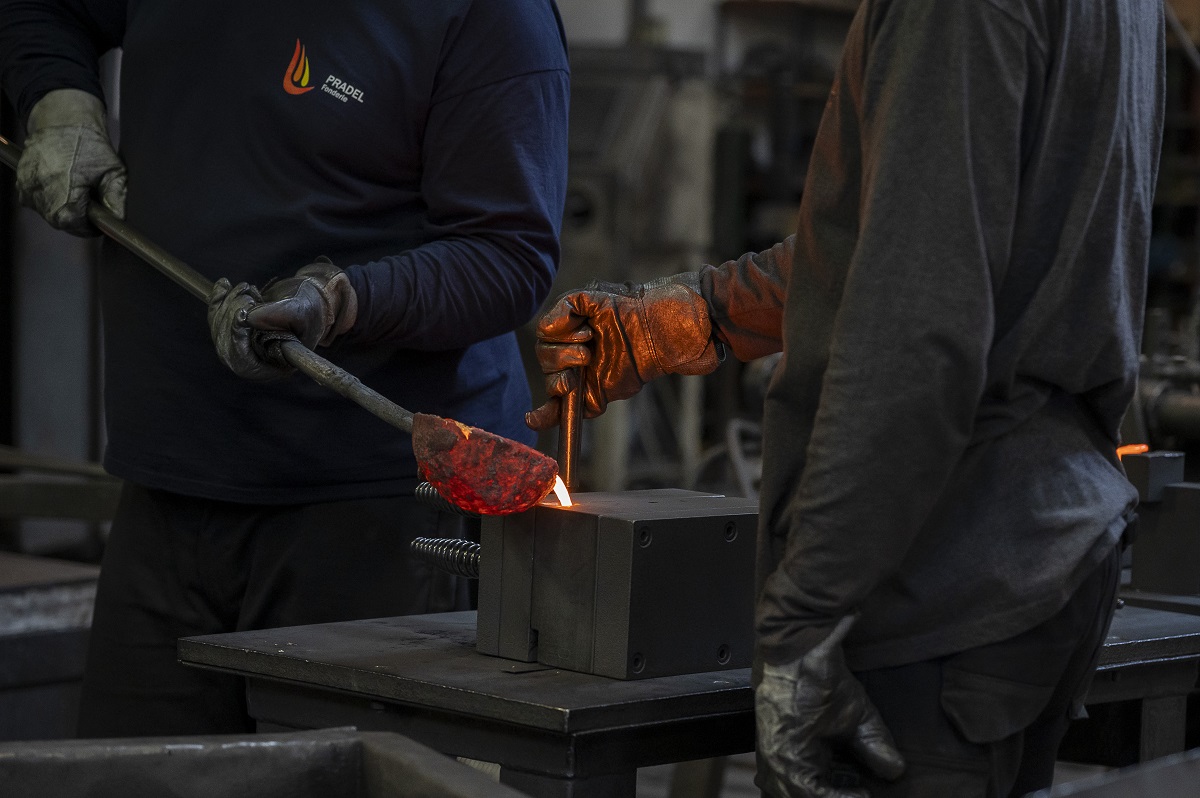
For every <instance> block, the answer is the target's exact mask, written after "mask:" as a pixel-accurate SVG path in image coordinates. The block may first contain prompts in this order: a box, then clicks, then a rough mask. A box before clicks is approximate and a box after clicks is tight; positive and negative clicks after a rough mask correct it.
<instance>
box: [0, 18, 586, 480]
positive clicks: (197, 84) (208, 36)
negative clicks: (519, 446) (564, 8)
mask: <svg viewBox="0 0 1200 798" xmlns="http://www.w3.org/2000/svg"><path fill="white" fill-rule="evenodd" d="M0 19H2V20H3V22H2V23H0V75H2V77H3V80H4V87H5V89H6V90H7V92H8V93H9V95H10V96H11V97H12V98H13V100H14V102H15V103H16V105H17V107H18V110H19V112H20V116H21V118H22V119H24V118H25V116H26V115H27V114H28V111H29V109H30V107H31V106H32V105H33V104H34V103H35V102H36V101H37V100H38V99H39V98H40V97H41V96H43V95H44V94H45V93H46V92H47V91H50V90H53V89H56V88H80V89H84V90H86V91H90V92H92V93H95V94H99V93H100V86H99V82H98V80H97V77H96V59H97V57H98V56H99V55H100V54H102V53H104V52H105V51H107V50H109V49H111V48H114V47H122V48H123V57H122V71H121V81H120V119H121V136H120V155H121V157H122V159H123V160H124V161H125V163H126V165H127V167H128V171H129V194H128V199H127V206H126V218H127V220H128V221H129V222H130V224H131V225H133V226H134V227H135V228H137V229H138V230H140V231H141V232H143V233H144V234H145V235H146V236H147V237H148V238H149V239H150V240H152V241H154V242H155V243H157V244H159V245H161V246H162V247H164V248H165V249H167V250H168V251H170V252H171V253H173V254H174V255H176V256H178V257H180V258H182V259H183V260H185V261H186V262H188V263H189V264H190V265H192V266H193V267H194V268H196V269H197V270H198V271H200V272H201V273H203V274H204V275H206V276H207V277H209V278H211V279H214V280H215V279H217V278H219V277H228V278H229V279H230V280H232V281H233V282H235V283H237V282H240V281H246V282H249V283H252V284H257V285H260V286H261V285H262V284H264V283H265V282H267V281H268V280H269V279H271V278H272V277H277V276H284V275H290V274H292V273H294V272H295V271H296V269H298V268H299V267H301V266H303V265H305V264H306V263H309V262H311V261H312V260H313V259H314V258H315V257H316V256H318V255H327V256H329V257H330V258H331V259H332V260H333V262H334V263H335V264H337V265H339V266H341V267H342V268H344V269H345V270H346V271H347V273H348V275H349V278H350V280H351V283H352V284H353V286H354V288H355V290H356V292H357V294H358V298H359V315H358V321H357V323H356V324H355V326H354V328H353V329H352V330H351V331H350V332H349V333H347V334H346V335H345V336H343V337H342V338H340V339H338V340H337V341H335V342H334V344H333V345H332V346H331V347H328V348H325V349H322V350H321V354H323V355H325V356H326V357H328V358H329V359H331V360H332V361H333V362H335V363H337V364H338V365H340V366H342V367H343V368H345V369H347V370H348V371H350V372H351V373H353V374H355V375H357V376H358V377H360V378H361V379H362V381H363V382H364V383H366V384H367V385H369V386H371V387H372V388H375V389H376V390H378V391H380V392H381V393H383V394H384V395H385V396H387V397H389V398H390V399H392V400H393V401H395V402H397V403H398V404H400V405H402V406H404V407H406V408H408V409H410V410H413V411H419V412H426V413H433V414H437V415H442V416H447V417H452V418H455V419H456V420H459V421H462V422H464V423H467V424H472V425H475V426H479V427H482V428H484V429H488V430H490V431H493V432H496V433H498V434H501V435H505V436H507V437H511V438H515V439H519V440H525V441H529V440H530V438H529V435H530V433H529V431H528V430H527V429H526V428H525V426H524V424H523V423H522V416H523V413H524V411H525V410H526V409H527V408H528V406H529V394H528V387H527V383H526V380H525V376H524V369H523V367H522V364H521V360H520V356H519V353H518V351H517V347H516V342H515V336H513V334H512V332H511V331H512V330H513V329H514V328H516V327H517V326H519V325H520V324H522V323H524V322H525V321H527V320H528V319H529V318H530V317H532V315H533V313H534V312H535V311H536V309H537V308H538V306H539V304H540V303H541V301H542V300H543V299H544V298H545V296H546V294H547V292H548V291H549V288H550V285H551V282H552V280H553V278H554V274H555V271H556V269H557V262H558V255H559V248H558V234H559V224H560V221H561V214H562V205H563V197H564V193H565V184H566V138H567V102H568V93H569V87H568V77H569V76H568V66H567V59H566V46H565V40H564V36H563V32H562V26H561V22H560V20H559V18H558V13H557V10H556V8H555V7H554V4H553V2H552V0H486V1H483V0H439V2H436V3H426V2H411V1H409V2H398V3H386V4H376V3H369V4H359V3H356V4H350V5H331V4H328V3H317V2H311V1H304V0H301V1H300V2H287V3H283V2H267V3H238V2H209V3H185V2H164V1H157V2H136V1H133V2H124V1H121V2H118V1H117V0H63V1H62V2H57V3H45V2H42V3H32V2H25V1H20V2H14V1H13V0H6V1H5V2H3V4H2V5H0ZM101 291H102V302H103V315H104V331H105V398H106V415H107V422H108V450H107V453H106V456H105V465H106V467H107V468H108V470H109V471H111V472H112V473H114V474H116V475H118V476H120V477H123V478H126V479H129V480H132V481H135V482H138V483H141V484H144V485H148V486H150V487H155V488H161V489H165V490H171V491H174V492H178V493H183V494H188V495H196V496H203V497H208V498H216V499H223V500H232V501H245V502H261V503H277V502H293V501H313V500H323V499H332V498H351V497H364V496H379V495H393V494H396V493H399V492H403V491H405V490H409V489H411V486H412V484H413V482H414V481H415V479H416V476H417V475H416V464H415V461H414V459H413V456H412V452H411V447H410V441H409V439H408V437H407V436H405V435H404V434H403V433H401V432H399V431H397V430H393V429H392V428H390V427H388V426H386V425H385V424H384V423H383V422H382V421H379V420H377V419H375V418H374V417H373V416H370V415H369V414H367V413H366V412H365V411H363V410H361V409H360V408H358V407H356V406H354V405H352V404H350V403H349V402H347V400H345V399H344V398H342V397H340V396H337V395H334V394H332V393H331V392H329V391H328V390H327V389H325V388H321V387H319V386H317V385H315V384H313V383H312V382H311V381H309V380H308V378H306V377H304V376H302V375H295V376H293V377H291V378H290V379H287V380H284V381H281V382H277V383H267V384H261V383H248V382H244V381H242V380H240V379H239V378H237V377H235V376H234V375H233V374H231V373H229V372H228V371H227V370H226V369H225V368H224V366H222V365H221V364H220V363H219V361H218V360H217V358H216V355H215V353H214V350H213V346H212V343H211V342H210V340H209V334H208V328H207V324H206V321H205V307H204V305H203V303H200V302H197V301H196V300H195V299H194V298H193V297H191V296H190V295H188V294H187V293H185V292H184V291H182V290H181V289H180V288H178V287H176V286H175V285H173V284H172V283H170V282H169V281H168V280H166V279H165V278H163V277H162V276H160V275H158V274H156V273H155V272H154V271H153V270H151V269H150V268H149V267H148V266H146V265H144V264H142V263H141V262H140V261H138V260H137V259H136V258H135V257H134V256H132V255H130V254H128V253H127V252H125V251H123V250H122V249H120V248H119V247H118V246H117V245H115V244H112V243H111V242H106V244H105V249H104V256H103V268H102V271H101Z"/></svg>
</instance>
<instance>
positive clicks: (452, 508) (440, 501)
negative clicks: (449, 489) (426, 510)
mask: <svg viewBox="0 0 1200 798" xmlns="http://www.w3.org/2000/svg"><path fill="white" fill-rule="evenodd" d="M413 496H415V497H416V499H417V501H419V502H421V504H424V505H425V506H427V507H432V508H434V509H435V510H441V511H442V512H444V513H454V514H455V515H461V516H463V517H464V518H478V517H479V514H478V513H472V512H469V511H467V510H464V509H462V508H461V507H459V506H457V505H455V504H453V503H452V502H450V500H448V499H447V498H446V497H445V496H443V495H442V494H440V493H438V489H437V488H435V487H434V486H433V485H431V484H429V483H428V482H422V483H420V484H418V485H417V489H416V490H415V491H413Z"/></svg>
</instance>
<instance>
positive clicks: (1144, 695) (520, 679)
mask: <svg viewBox="0 0 1200 798" xmlns="http://www.w3.org/2000/svg"><path fill="white" fill-rule="evenodd" d="M474 645H475V613H473V612H463V613H446V614H441V615H421V616H408V617H399V618H380V619H373V620H365V621H349V622H341V623H329V624H318V625H312V626H297V627H289V628H284V629H269V630H263V631H252V632H236V633H232V634H221V635H206V636H203V637H191V638H184V639H182V640H180V642H179V656H180V660H181V661H182V662H183V663H184V664H187V665H194V666H199V667H204V668H211V669H216V670H222V671H228V672H232V673H237V674H241V675H243V676H245V677H247V679H248V687H247V698H248V702H249V708H250V713H251V714H252V716H253V717H254V718H255V719H256V720H257V721H258V724H259V729H260V730H261V731H279V730H285V729H314V728H322V727H330V726H355V727H357V728H358V729H360V730H364V731H395V732H399V733H400V734H403V735H405V736H408V737H411V738H412V739H414V740H417V741H418V742H421V743H424V744H425V745H428V746H430V747H432V748H434V749H436V750H439V751H442V752H444V753H446V754H451V755H454V756H463V757H469V758H472V759H478V760H484V761H487V762H498V763H500V765H501V773H500V778H501V781H502V782H504V783H505V784H508V785H510V786H512V787H515V788H516V789H518V790H522V791H524V792H526V793H528V794H530V795H533V796H544V797H545V798H601V797H603V798H610V797H611V798H628V797H631V796H633V794H634V788H635V783H636V769H637V768H639V767H645V766H650V765H659V764H666V763H671V762H683V761H688V760H693V759H702V758H708V757H714V756H725V755H730V754H736V753H743V752H746V751H751V750H753V747H754V721H753V695H752V692H751V689H750V672H749V669H739V670H730V671H718V672H714V673H707V674H693V675H688V676H672V677H664V678H657V679H646V680H642V681H618V680H614V679H607V678H604V677H598V676H588V675H585V674H579V673H573V672H570V671H562V670H552V669H547V668H544V667H543V666H538V665H527V664H523V663H516V662H511V661H509V660H503V659H497V658H494V657H488V656H485V655H482V654H478V653H477V652H476V651H475V648H474ZM1198 663H1200V617H1196V616H1192V615H1185V614H1181V613H1175V612H1166V611H1162V610H1156V609H1149V608H1144V607H1135V606H1126V607H1124V608H1123V609H1121V610H1119V611H1118V612H1117V615H1116V618H1115V620H1114V623H1113V628H1112V633H1111V634H1110V636H1109V638H1108V640H1107V641H1106V644H1105V648H1104V651H1103V652H1102V655H1101V661H1100V671H1099V673H1098V674H1097V677H1096V680H1095V683H1094V685H1093V688H1092V691H1091V693H1090V694H1089V698H1088V703H1089V704H1092V703H1104V702H1108V701H1120V700H1126V699H1138V700H1140V701H1142V704H1143V712H1142V722H1143V727H1142V728H1143V734H1142V746H1141V748H1142V750H1141V754H1142V758H1143V759H1150V758H1153V757H1157V756H1161V755H1164V754H1168V753H1173V752H1175V751H1179V750H1182V748H1183V733H1184V721H1185V703H1186V696H1187V693H1188V692H1190V691H1191V690H1192V688H1193V687H1195V685H1196V680H1197V673H1198Z"/></svg>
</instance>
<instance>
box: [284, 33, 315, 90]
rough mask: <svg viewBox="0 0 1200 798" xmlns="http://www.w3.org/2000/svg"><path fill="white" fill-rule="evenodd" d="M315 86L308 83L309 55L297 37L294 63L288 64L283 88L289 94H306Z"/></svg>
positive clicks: (293, 56) (293, 57) (293, 55)
mask: <svg viewBox="0 0 1200 798" xmlns="http://www.w3.org/2000/svg"><path fill="white" fill-rule="evenodd" d="M314 88H316V87H315V86H309V85H308V55H307V53H306V52H305V50H304V46H303V45H302V44H300V40H299V39H297V40H296V52H295V53H293V54H292V63H290V64H288V68H287V72H285V73H283V90H284V91H286V92H287V93H288V94H304V93H305V92H310V91H312V90H313V89H314Z"/></svg>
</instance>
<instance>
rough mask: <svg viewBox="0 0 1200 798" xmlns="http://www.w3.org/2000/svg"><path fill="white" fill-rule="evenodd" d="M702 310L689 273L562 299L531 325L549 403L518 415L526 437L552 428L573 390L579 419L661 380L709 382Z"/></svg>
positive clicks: (712, 350) (715, 359) (708, 335)
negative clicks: (679, 377)
mask: <svg viewBox="0 0 1200 798" xmlns="http://www.w3.org/2000/svg"><path fill="white" fill-rule="evenodd" d="M708 314H709V311H708V304H707V303H706V302H705V301H704V297H702V296H701V295H700V286H699V276H698V275H696V274H694V273H685V274H678V275H674V276H672V277H665V278H662V279H659V280H655V281H653V282H650V283H645V284H642V285H639V284H633V283H625V284H623V285H618V284H615V283H599V282H592V283H589V284H588V286H587V287H586V288H584V289H583V290H582V291H575V292H571V293H567V294H563V295H562V296H560V297H559V298H558V301H557V302H555V304H554V306H553V307H552V308H550V310H548V311H547V312H546V313H545V314H544V315H543V316H542V318H541V319H540V320H539V321H538V325H537V337H538V343H537V358H538V363H539V364H540V365H541V367H542V371H543V372H544V373H545V374H546V394H547V396H549V397H550V398H549V400H548V401H547V402H546V404H544V405H542V406H541V407H539V408H537V409H536V410H533V411H531V412H529V413H526V414H525V423H526V424H528V425H529V426H530V427H531V428H532V429H536V430H544V429H549V428H550V427H553V426H555V425H556V424H557V423H558V417H559V397H560V396H562V395H564V394H566V393H569V392H570V391H572V390H574V389H575V388H576V386H577V385H578V379H579V378H578V376H577V374H576V370H577V369H580V368H582V377H583V414H584V416H585V417H587V418H593V417H595V416H598V415H600V414H601V413H603V412H604V410H605V408H606V407H608V403H609V402H612V401H615V400H617V399H628V398H629V397H630V396H633V395H634V394H635V393H637V392H638V391H640V390H641V389H642V386H643V385H645V384H646V383H647V382H649V381H650V380H653V379H655V378H656V377H660V376H662V375H663V374H708V373H710V372H712V371H713V370H714V369H716V367H717V366H718V365H719V364H720V362H721V360H720V357H719V356H718V354H717V348H716V344H714V342H713V340H712V324H711V322H710V320H709V315H708Z"/></svg>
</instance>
